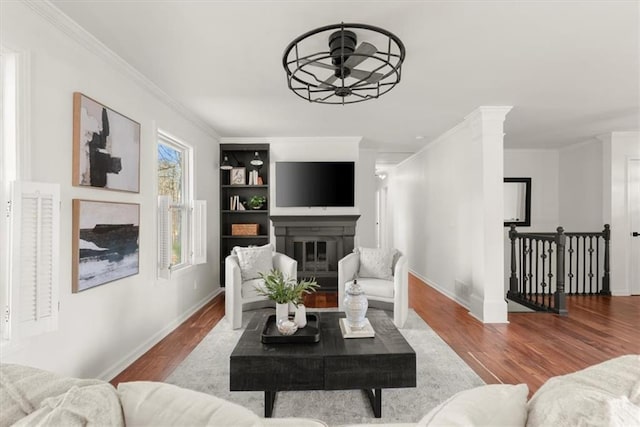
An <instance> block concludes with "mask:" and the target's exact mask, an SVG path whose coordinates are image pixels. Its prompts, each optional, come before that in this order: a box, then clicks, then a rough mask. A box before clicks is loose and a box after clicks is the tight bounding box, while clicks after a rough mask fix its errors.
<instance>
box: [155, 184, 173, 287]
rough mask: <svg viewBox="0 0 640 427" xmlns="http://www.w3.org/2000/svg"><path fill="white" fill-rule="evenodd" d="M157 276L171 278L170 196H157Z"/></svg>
mask: <svg viewBox="0 0 640 427" xmlns="http://www.w3.org/2000/svg"><path fill="white" fill-rule="evenodd" d="M158 277H159V278H161V279H169V278H171V198H170V197H169V196H158Z"/></svg>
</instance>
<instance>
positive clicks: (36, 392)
mask: <svg viewBox="0 0 640 427" xmlns="http://www.w3.org/2000/svg"><path fill="white" fill-rule="evenodd" d="M95 384H105V382H104V381H100V380H94V379H79V378H71V377H64V376H62V375H58V374H54V373H53V372H49V371H44V370H42V369H38V368H32V367H30V366H23V365H14V364H9V363H3V364H1V365H0V427H4V426H9V425H12V424H14V423H15V422H17V421H18V420H19V419H20V418H23V417H25V416H27V415H29V414H31V413H32V412H34V411H35V410H36V409H38V408H39V407H40V404H41V403H42V401H43V400H45V399H46V398H48V397H54V396H58V395H60V394H63V393H66V392H67V391H68V390H69V389H70V388H71V387H73V386H78V387H84V386H90V385H95Z"/></svg>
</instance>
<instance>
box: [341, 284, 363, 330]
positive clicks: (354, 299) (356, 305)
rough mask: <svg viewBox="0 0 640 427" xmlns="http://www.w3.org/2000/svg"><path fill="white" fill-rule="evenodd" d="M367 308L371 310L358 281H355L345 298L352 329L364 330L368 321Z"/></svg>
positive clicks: (345, 309)
mask: <svg viewBox="0 0 640 427" xmlns="http://www.w3.org/2000/svg"><path fill="white" fill-rule="evenodd" d="M367 308H369V301H367V296H366V295H365V294H364V291H363V290H362V288H361V287H360V285H359V284H358V280H357V279H353V282H352V283H351V285H350V286H349V287H348V288H347V290H346V296H345V297H344V312H345V314H346V315H347V322H348V323H349V326H350V327H351V328H355V329H358V328H363V327H364V326H365V325H366V323H367V319H366V318H365V316H366V315H367Z"/></svg>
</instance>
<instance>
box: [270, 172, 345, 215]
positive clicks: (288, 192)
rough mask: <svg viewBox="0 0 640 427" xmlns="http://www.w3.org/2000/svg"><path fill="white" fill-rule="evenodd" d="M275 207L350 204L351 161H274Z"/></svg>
mask: <svg viewBox="0 0 640 427" xmlns="http://www.w3.org/2000/svg"><path fill="white" fill-rule="evenodd" d="M275 187H276V206H278V207H312V206H317V207H338V206H354V194H355V163H354V162H276V183H275Z"/></svg>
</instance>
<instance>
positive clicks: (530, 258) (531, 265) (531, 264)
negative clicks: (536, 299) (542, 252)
mask: <svg viewBox="0 0 640 427" xmlns="http://www.w3.org/2000/svg"><path fill="white" fill-rule="evenodd" d="M532 290H533V239H529V298H528V299H529V300H531V292H532Z"/></svg>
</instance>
